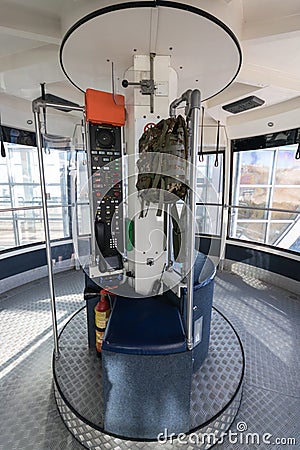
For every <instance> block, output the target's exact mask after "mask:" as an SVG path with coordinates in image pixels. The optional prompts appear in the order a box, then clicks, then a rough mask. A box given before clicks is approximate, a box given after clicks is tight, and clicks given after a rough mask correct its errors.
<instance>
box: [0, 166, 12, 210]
mask: <svg viewBox="0 0 300 450" xmlns="http://www.w3.org/2000/svg"><path fill="white" fill-rule="evenodd" d="M1 169H2V167H1ZM0 208H1V209H6V208H11V198H10V191H9V185H8V184H2V185H1V186H0ZM2 214H3V213H1V215H2Z"/></svg>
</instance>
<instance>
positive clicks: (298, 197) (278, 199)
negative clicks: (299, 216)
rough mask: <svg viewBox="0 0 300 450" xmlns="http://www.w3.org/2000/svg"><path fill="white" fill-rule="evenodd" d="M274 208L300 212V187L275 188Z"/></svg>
mask: <svg viewBox="0 0 300 450" xmlns="http://www.w3.org/2000/svg"><path fill="white" fill-rule="evenodd" d="M272 208H279V209H291V210H294V211H298V210H299V208H300V186H299V187H290V188H281V187H275V188H274V194H273V201H272Z"/></svg>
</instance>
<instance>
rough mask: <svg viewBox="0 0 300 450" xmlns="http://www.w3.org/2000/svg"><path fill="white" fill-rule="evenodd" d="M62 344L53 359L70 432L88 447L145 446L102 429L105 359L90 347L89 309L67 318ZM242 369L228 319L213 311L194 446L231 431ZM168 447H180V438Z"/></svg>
mask: <svg viewBox="0 0 300 450" xmlns="http://www.w3.org/2000/svg"><path fill="white" fill-rule="evenodd" d="M59 344H60V357H59V359H58V360H54V380H55V396H56V401H57V405H58V409H59V411H60V414H61V416H62V418H63V420H64V422H65V424H66V425H67V427H68V428H69V430H70V431H71V433H72V434H73V435H74V436H75V437H76V439H78V440H79V441H80V442H81V443H82V444H83V445H84V446H85V447H86V448H99V449H102V448H108V449H109V448H116V447H115V446H116V442H118V445H119V446H120V448H122V449H131V450H134V449H137V448H141V442H140V441H132V440H128V439H122V438H120V437H115V436H111V435H110V434H108V433H106V432H105V431H104V430H103V409H104V405H103V397H102V374H101V371H102V369H101V359H100V358H99V357H97V355H96V352H95V350H94V349H88V342H87V328H86V310H85V308H84V309H82V310H80V311H79V312H78V313H76V314H75V315H74V316H73V318H72V319H71V320H70V321H69V322H68V324H67V325H66V327H65V328H64V329H63V331H62V333H61V335H60V339H59ZM243 373H244V357H243V350H242V347H241V344H240V340H239V338H238V336H237V334H236V332H235V331H234V329H233V328H232V326H231V325H230V324H229V322H228V321H227V320H226V319H225V318H224V317H223V316H222V315H221V314H220V313H218V312H217V311H214V312H213V316H212V323H211V337H210V347H209V353H208V356H207V358H206V360H205V361H204V363H203V365H202V366H201V367H200V369H199V370H198V371H197V372H195V373H194V374H193V379H192V391H191V406H190V423H191V429H190V430H187V439H189V436H190V438H192V439H191V441H189V444H190V445H191V448H203V449H206V448H210V447H211V446H212V445H213V444H214V443H216V441H217V439H219V438H220V437H221V436H222V433H223V432H225V431H226V430H228V429H229V427H230V425H231V423H232V422H233V420H234V418H235V416H236V413H237V411H238V408H239V405H240V401H241V394H242V379H243ZM195 433H196V435H197V436H198V438H197V439H196V436H195ZM204 433H211V440H212V442H211V443H208V442H205V440H204V441H203V442H201V439H202V437H203V436H204ZM201 436H202V437H201ZM193 439H194V441H195V442H193ZM196 441H197V442H196ZM109 443H111V444H109ZM104 444H105V445H104ZM121 444H122V445H121ZM210 444H211V445H210ZM109 445H111V447H109ZM157 445H158V443H157V442H150V441H149V442H145V446H144V447H143V448H149V449H155V448H157V447H156V446H157ZM168 445H170V447H168ZM193 445H195V447H193ZM97 446H98V447H97ZM107 446H108V447H107ZM164 447H165V448H166V449H168V448H170V449H174V448H177V447H176V441H174V442H173V443H172V444H171V443H170V442H169V443H168V442H167V443H166V444H165V445H164ZM178 448H182V444H178Z"/></svg>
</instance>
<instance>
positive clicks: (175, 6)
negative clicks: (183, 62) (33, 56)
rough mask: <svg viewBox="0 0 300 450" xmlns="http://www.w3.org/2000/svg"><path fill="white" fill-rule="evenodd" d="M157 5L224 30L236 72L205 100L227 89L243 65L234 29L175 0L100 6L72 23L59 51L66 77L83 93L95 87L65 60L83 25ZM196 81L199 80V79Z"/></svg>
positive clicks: (199, 10)
mask: <svg viewBox="0 0 300 450" xmlns="http://www.w3.org/2000/svg"><path fill="white" fill-rule="evenodd" d="M157 7H162V8H171V9H172V10H177V11H183V12H187V13H192V14H194V15H196V16H199V17H201V18H202V19H206V20H207V21H210V22H211V23H212V24H213V25H214V26H215V27H216V28H217V27H218V28H219V29H221V30H222V32H224V36H226V37H227V40H229V41H230V42H231V43H230V45H232V46H233V48H234V52H235V55H234V57H235V59H237V61H236V64H235V67H234V72H233V75H230V77H229V78H228V79H227V80H226V82H225V84H224V85H222V86H220V87H218V88H217V90H216V91H215V92H213V93H212V94H211V95H208V96H206V97H204V98H203V101H204V100H208V99H209V98H212V97H214V96H215V95H217V94H219V93H220V92H222V91H223V90H224V89H226V88H227V87H228V86H229V85H230V84H231V83H232V82H233V81H234V80H235V78H236V77H237V75H238V73H239V71H240V68H241V65H242V51H241V47H240V45H239V42H238V39H237V37H236V36H235V34H234V33H233V31H232V30H231V29H230V28H229V27H228V26H227V25H226V24H225V23H224V22H222V21H221V20H220V19H218V18H217V17H215V16H213V15H212V14H210V13H209V12H207V11H205V10H202V9H199V8H197V7H195V6H192V5H189V4H184V3H179V2H173V1H165V0H156V1H131V2H127V3H119V4H114V5H110V6H106V7H104V8H100V9H98V10H95V11H92V12H91V13H89V14H87V15H86V16H84V17H82V18H81V19H80V20H78V21H77V22H76V23H75V24H74V25H72V26H71V28H70V29H69V30H68V31H67V32H66V34H65V36H64V37H63V39H62V43H61V46H60V51H59V60H60V66H61V69H62V71H63V73H64V74H65V76H66V78H67V79H68V80H69V81H70V83H71V84H72V85H73V86H74V87H76V88H77V89H79V90H80V91H81V92H83V93H84V92H85V90H86V88H87V87H93V86H90V85H86V86H82V84H85V83H78V82H77V81H75V80H74V76H72V74H70V71H68V69H67V67H66V61H65V60H64V51H65V49H66V45H67V43H69V42H70V39H71V38H72V36H74V34H75V32H76V31H78V30H80V28H81V27H83V26H84V25H86V24H87V23H88V22H90V21H92V20H93V19H97V18H100V17H101V16H104V15H106V14H109V13H114V12H119V11H126V10H131V11H133V10H137V9H142V8H146V9H150V8H157ZM221 53H222V52H221ZM198 59H199V60H201V58H200V56H199V57H198ZM106 61H107V60H106ZM75 73H76V72H75ZM196 78H199V77H198V76H196ZM208 78H210V77H209V76H208ZM196 81H197V82H198V79H197V80H196ZM197 87H199V88H200V90H201V87H200V84H198V85H197ZM95 89H97V87H95ZM98 89H101V87H100V86H99V87H98Z"/></svg>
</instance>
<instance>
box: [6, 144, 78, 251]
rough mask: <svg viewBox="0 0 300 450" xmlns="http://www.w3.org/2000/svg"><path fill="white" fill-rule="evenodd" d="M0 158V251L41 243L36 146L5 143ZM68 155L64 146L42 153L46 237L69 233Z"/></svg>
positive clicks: (59, 236) (41, 212)
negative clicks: (45, 193)
mask: <svg viewBox="0 0 300 450" xmlns="http://www.w3.org/2000/svg"><path fill="white" fill-rule="evenodd" d="M5 148H6V155H7V156H6V158H1V160H0V209H1V215H0V250H4V249H8V248H14V247H18V246H22V245H26V244H32V243H36V242H42V241H44V240H45V238H44V226H43V211H42V197H41V188H40V177H39V168H38V155H37V149H36V147H33V146H29V145H23V144H18V143H5ZM68 155H69V152H68V151H66V150H65V149H64V150H62V149H60V150H57V149H48V151H47V153H44V155H43V156H44V166H45V179H46V190H47V201H48V215H49V227H50V237H51V239H52V240H55V239H61V238H65V237H69V236H70V220H69V178H68Z"/></svg>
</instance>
